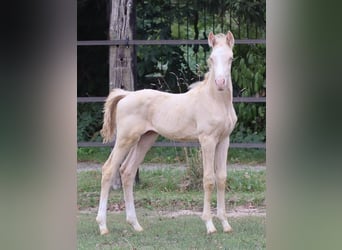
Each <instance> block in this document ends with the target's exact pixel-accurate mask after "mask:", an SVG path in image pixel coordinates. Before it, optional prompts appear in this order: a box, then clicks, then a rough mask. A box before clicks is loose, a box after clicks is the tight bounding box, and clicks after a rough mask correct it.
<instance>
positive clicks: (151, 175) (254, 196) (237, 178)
mask: <svg viewBox="0 0 342 250" xmlns="http://www.w3.org/2000/svg"><path fill="white" fill-rule="evenodd" d="M140 177H141V178H140V179H141V182H140V183H139V184H138V185H136V186H135V190H134V195H135V203H136V206H137V208H139V207H141V208H144V209H154V208H157V209H162V210H171V209H190V210H198V211H199V210H201V208H202V206H203V190H202V188H200V189H190V190H186V189H184V185H183V184H184V182H186V181H187V179H186V178H185V176H184V170H179V169H172V168H171V169H163V170H162V169H158V170H143V169H142V171H141V172H140ZM77 178H78V179H77V183H78V185H77V203H78V207H79V209H86V208H95V207H97V205H98V202H99V193H100V188H101V186H100V185H101V184H100V183H101V172H100V171H85V172H80V173H78V174H77ZM265 182H266V173H265V171H252V170H248V171H246V170H233V171H229V172H228V177H227V192H226V200H227V202H228V205H229V206H230V207H234V206H240V205H246V204H249V205H253V206H264V205H265V189H266V184H265ZM123 203H124V202H123V194H122V191H121V190H118V191H112V192H111V193H110V196H109V204H111V206H112V208H113V209H114V208H115V207H120V206H123ZM212 205H213V206H216V195H213V197H212Z"/></svg>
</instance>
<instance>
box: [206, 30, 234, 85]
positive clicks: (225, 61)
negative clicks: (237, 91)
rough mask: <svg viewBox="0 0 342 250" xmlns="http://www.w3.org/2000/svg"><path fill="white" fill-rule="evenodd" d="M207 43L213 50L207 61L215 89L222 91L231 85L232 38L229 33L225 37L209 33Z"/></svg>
mask: <svg viewBox="0 0 342 250" xmlns="http://www.w3.org/2000/svg"><path fill="white" fill-rule="evenodd" d="M208 43H209V46H210V47H212V48H213V49H212V52H211V55H210V57H209V59H208V63H209V67H210V69H211V70H213V72H214V77H215V83H216V86H217V89H218V90H220V91H222V90H224V89H227V87H229V85H228V84H231V76H230V72H231V65H232V61H233V46H234V36H233V34H232V33H231V32H230V31H228V33H227V34H226V35H224V34H218V35H214V34H213V33H212V32H210V34H209V37H208Z"/></svg>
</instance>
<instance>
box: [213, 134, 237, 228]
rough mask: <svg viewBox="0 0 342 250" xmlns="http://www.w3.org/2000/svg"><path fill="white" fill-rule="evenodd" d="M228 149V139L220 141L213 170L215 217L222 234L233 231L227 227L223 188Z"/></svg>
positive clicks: (224, 185) (225, 177) (225, 178)
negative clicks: (214, 171)
mask: <svg viewBox="0 0 342 250" xmlns="http://www.w3.org/2000/svg"><path fill="white" fill-rule="evenodd" d="M228 147H229V137H227V138H226V139H225V140H223V141H221V142H220V143H219V144H218V145H217V148H216V153H215V168H216V185H217V217H218V218H219V219H220V221H221V223H222V227H223V231H224V232H227V233H228V232H231V231H232V230H233V229H232V227H231V226H230V225H229V223H228V220H227V215H226V208H225V187H226V180H227V154H228Z"/></svg>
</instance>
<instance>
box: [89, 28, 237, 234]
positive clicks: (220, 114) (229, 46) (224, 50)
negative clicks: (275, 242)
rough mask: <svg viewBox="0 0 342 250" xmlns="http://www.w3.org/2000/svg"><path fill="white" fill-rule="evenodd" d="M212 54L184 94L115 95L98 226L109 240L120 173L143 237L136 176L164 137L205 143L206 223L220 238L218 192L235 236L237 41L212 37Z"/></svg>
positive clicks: (106, 126)
mask: <svg viewBox="0 0 342 250" xmlns="http://www.w3.org/2000/svg"><path fill="white" fill-rule="evenodd" d="M208 43H209V46H210V47H211V48H212V52H211V55H210V57H209V59H208V64H209V72H208V73H207V74H206V76H205V79H204V80H203V81H202V82H198V83H195V84H193V85H192V86H191V88H190V90H189V91H188V92H186V93H182V94H170V93H164V92H160V91H156V90H148V89H145V90H140V91H136V92H129V91H124V90H121V89H114V90H113V91H112V92H111V93H110V94H109V96H108V98H107V100H106V103H105V107H104V123H103V128H102V130H101V134H102V136H103V138H104V142H108V141H110V140H112V139H113V137H114V134H115V132H116V143H115V147H114V149H113V151H112V152H111V154H110V156H109V158H108V159H107V161H106V162H105V164H104V166H103V168H102V181H101V197H100V204H99V210H98V214H97V217H96V220H97V222H98V224H99V228H100V232H101V234H107V233H108V232H109V231H108V228H107V225H106V210H107V201H108V194H109V190H110V187H111V184H112V180H113V177H114V175H115V174H116V172H117V171H118V170H120V173H121V178H122V187H123V191H124V199H125V207H126V218H127V222H128V223H130V224H131V225H132V226H133V228H134V229H135V230H136V231H142V230H143V228H142V227H141V226H140V224H139V222H138V220H137V216H136V212H135V206H134V198H133V182H134V176H135V174H136V172H137V169H138V167H139V165H140V163H141V162H142V161H143V159H144V157H145V154H146V152H147V151H148V150H149V149H150V148H151V146H152V145H153V143H154V142H155V140H156V139H157V137H158V134H160V135H162V136H164V137H167V138H169V139H172V140H181V141H184V140H186V141H199V142H200V145H201V150H202V156H203V187H204V207H203V215H202V219H203V221H204V222H205V225H206V229H207V233H208V234H210V233H213V232H216V228H215V226H214V224H213V222H212V215H211V211H210V201H211V194H212V191H213V189H214V186H215V183H216V186H217V217H218V218H219V219H220V221H221V223H222V226H223V231H224V232H230V231H232V228H231V226H230V225H229V223H228V220H227V216H226V211H225V183H226V177H227V169H226V168H227V153H228V147H229V136H230V134H231V132H232V130H233V128H234V126H235V123H236V121H237V117H236V114H235V110H234V107H233V103H232V100H233V96H232V93H233V87H232V81H231V64H232V60H233V46H234V36H233V34H232V33H231V32H230V31H229V32H228V33H227V34H226V35H224V34H218V35H214V34H213V33H212V32H211V33H210V34H209V37H208Z"/></svg>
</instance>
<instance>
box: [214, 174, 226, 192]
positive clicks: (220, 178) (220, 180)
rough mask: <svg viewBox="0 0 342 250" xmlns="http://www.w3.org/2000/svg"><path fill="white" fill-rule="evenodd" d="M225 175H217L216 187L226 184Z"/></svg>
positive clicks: (223, 186)
mask: <svg viewBox="0 0 342 250" xmlns="http://www.w3.org/2000/svg"><path fill="white" fill-rule="evenodd" d="M226 180H227V176H218V177H217V179H216V183H217V188H218V189H224V188H225V186H226Z"/></svg>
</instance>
